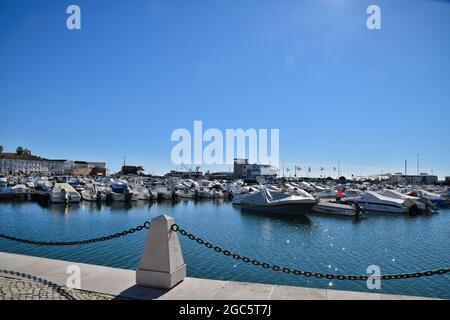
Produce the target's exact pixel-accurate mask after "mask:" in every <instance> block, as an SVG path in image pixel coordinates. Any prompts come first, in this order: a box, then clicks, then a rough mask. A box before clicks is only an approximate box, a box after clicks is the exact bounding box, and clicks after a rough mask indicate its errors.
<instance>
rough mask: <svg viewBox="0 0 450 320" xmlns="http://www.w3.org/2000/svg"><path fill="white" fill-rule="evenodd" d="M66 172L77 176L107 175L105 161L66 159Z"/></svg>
mask: <svg viewBox="0 0 450 320" xmlns="http://www.w3.org/2000/svg"><path fill="white" fill-rule="evenodd" d="M64 170H65V173H66V174H72V175H75V176H88V175H103V176H106V172H107V169H106V163H105V162H88V161H79V160H77V161H72V160H69V161H66V162H65V165H64Z"/></svg>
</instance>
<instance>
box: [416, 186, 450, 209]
mask: <svg viewBox="0 0 450 320" xmlns="http://www.w3.org/2000/svg"><path fill="white" fill-rule="evenodd" d="M410 195H412V196H417V197H420V198H425V199H427V200H429V201H430V202H431V203H432V204H434V205H435V206H437V207H441V208H442V207H446V206H448V204H449V202H448V201H447V199H446V198H445V197H444V196H442V195H440V194H436V193H433V192H430V191H426V190H415V191H413V192H411V193H410Z"/></svg>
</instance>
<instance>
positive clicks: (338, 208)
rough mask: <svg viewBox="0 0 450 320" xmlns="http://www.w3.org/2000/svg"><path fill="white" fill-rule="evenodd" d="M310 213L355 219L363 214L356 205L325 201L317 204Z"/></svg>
mask: <svg viewBox="0 0 450 320" xmlns="http://www.w3.org/2000/svg"><path fill="white" fill-rule="evenodd" d="M311 212H315V213H323V214H331V215H338V216H352V217H357V216H359V215H361V214H362V213H363V211H362V209H361V207H360V206H359V205H358V204H356V203H355V204H354V205H349V204H344V203H337V202H331V201H326V200H320V201H319V203H318V204H316V205H315V206H314V207H313V208H312V210H311Z"/></svg>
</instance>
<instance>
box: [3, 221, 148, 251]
mask: <svg viewBox="0 0 450 320" xmlns="http://www.w3.org/2000/svg"><path fill="white" fill-rule="evenodd" d="M149 228H150V221H145V223H144V224H143V225H140V226H137V227H135V228H131V229H129V230H125V231H122V232H117V233H114V234H110V235H108V236H104V237H99V238H94V239H89V240H79V241H68V242H63V241H57V242H47V241H34V240H29V239H21V238H16V237H12V236H9V235H6V234H3V233H0V238H3V239H6V240H11V241H16V242H21V243H27V244H34V245H38V246H75V245H80V244H90V243H95V242H102V241H108V240H112V239H116V238H119V237H123V236H126V235H128V234H133V233H135V232H137V231H141V230H143V229H149Z"/></svg>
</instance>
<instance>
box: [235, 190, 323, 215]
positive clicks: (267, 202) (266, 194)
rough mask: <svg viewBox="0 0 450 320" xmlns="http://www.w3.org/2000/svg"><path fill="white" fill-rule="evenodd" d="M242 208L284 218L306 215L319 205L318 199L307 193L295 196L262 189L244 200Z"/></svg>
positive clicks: (241, 202)
mask: <svg viewBox="0 0 450 320" xmlns="http://www.w3.org/2000/svg"><path fill="white" fill-rule="evenodd" d="M240 204H241V208H242V209H244V210H251V211H256V212H260V213H268V214H277V215H284V216H294V215H304V214H306V213H308V212H309V211H311V209H312V208H313V207H314V206H315V205H316V204H317V199H315V198H314V197H313V196H312V195H310V194H308V193H306V192H305V194H304V195H294V194H289V193H285V192H277V191H269V190H268V189H267V188H266V187H261V189H260V191H258V192H255V193H254V194H252V195H250V196H248V197H245V198H243V199H242V200H241V201H240Z"/></svg>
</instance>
